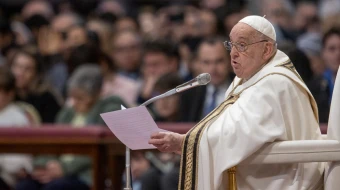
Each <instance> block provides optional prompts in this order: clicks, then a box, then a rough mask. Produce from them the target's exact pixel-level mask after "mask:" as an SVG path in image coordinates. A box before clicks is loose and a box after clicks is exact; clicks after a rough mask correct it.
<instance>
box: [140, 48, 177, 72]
mask: <svg viewBox="0 0 340 190" xmlns="http://www.w3.org/2000/svg"><path fill="white" fill-rule="evenodd" d="M170 72H176V67H175V63H174V58H170V57H167V56H166V55H165V54H163V53H161V52H148V53H146V54H145V55H144V58H143V75H144V77H148V76H153V77H156V78H158V77H160V76H162V75H164V74H166V73H170Z"/></svg>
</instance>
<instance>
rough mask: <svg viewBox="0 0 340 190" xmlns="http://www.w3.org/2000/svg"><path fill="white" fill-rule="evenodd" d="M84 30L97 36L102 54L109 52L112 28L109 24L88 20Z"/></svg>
mask: <svg viewBox="0 0 340 190" xmlns="http://www.w3.org/2000/svg"><path fill="white" fill-rule="evenodd" d="M86 28H87V29H88V30H89V31H93V32H95V33H96V34H97V35H98V37H99V41H100V45H101V48H102V50H103V51H104V52H110V51H111V48H110V46H111V45H110V40H111V35H112V27H111V26H110V24H108V23H106V22H103V21H101V20H90V21H88V22H87V24H86Z"/></svg>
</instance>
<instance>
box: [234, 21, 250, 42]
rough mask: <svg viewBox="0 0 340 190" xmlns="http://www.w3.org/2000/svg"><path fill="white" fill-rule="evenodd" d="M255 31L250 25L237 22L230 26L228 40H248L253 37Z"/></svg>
mask: <svg viewBox="0 0 340 190" xmlns="http://www.w3.org/2000/svg"><path fill="white" fill-rule="evenodd" d="M255 32H256V30H255V29H253V28H252V27H251V26H249V25H247V24H244V23H240V22H239V23H237V24H236V25H235V26H234V27H233V28H232V30H231V32H230V35H229V38H230V40H240V39H243V40H248V39H250V38H252V37H254V33H255Z"/></svg>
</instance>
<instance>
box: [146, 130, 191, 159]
mask: <svg viewBox="0 0 340 190" xmlns="http://www.w3.org/2000/svg"><path fill="white" fill-rule="evenodd" d="M184 137H185V135H181V134H178V133H173V132H156V133H153V134H151V137H150V140H149V144H152V145H154V146H155V147H157V149H158V150H159V151H161V152H167V153H176V154H181V152H182V142H183V140H184Z"/></svg>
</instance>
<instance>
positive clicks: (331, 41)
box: [322, 34, 340, 72]
mask: <svg viewBox="0 0 340 190" xmlns="http://www.w3.org/2000/svg"><path fill="white" fill-rule="evenodd" d="M322 53H323V59H324V61H325V63H326V66H327V67H328V68H329V69H331V70H332V71H333V72H337V70H338V68H339V65H340V36H339V35H335V34H333V35H331V36H329V37H328V39H327V40H326V41H325V46H324V48H323V52H322Z"/></svg>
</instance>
